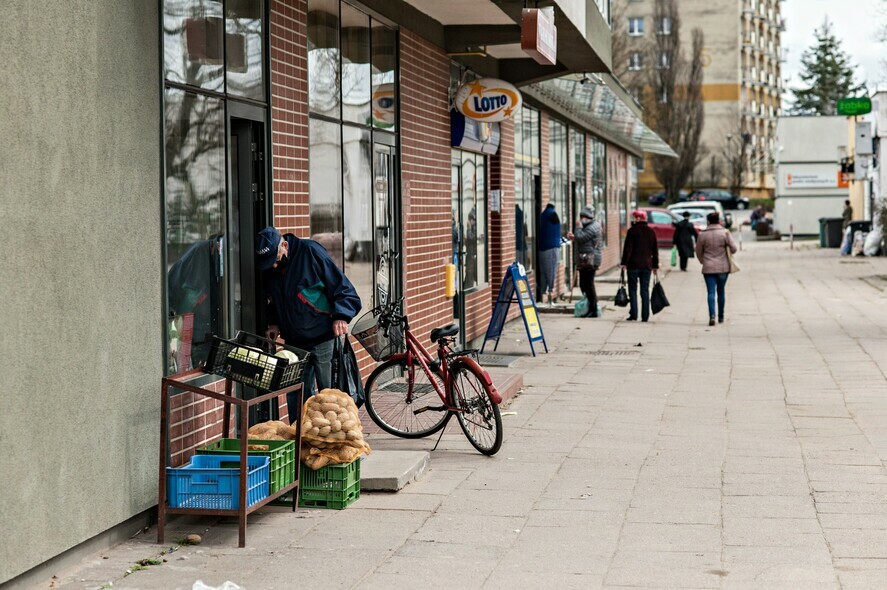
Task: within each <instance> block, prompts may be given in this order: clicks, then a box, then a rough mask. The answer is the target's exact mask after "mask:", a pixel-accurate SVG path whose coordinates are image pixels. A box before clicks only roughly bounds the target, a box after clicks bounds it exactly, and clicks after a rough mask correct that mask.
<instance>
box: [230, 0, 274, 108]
mask: <svg viewBox="0 0 887 590" xmlns="http://www.w3.org/2000/svg"><path fill="white" fill-rule="evenodd" d="M227 11H228V12H227V15H228V18H227V19H225V22H226V29H225V52H226V60H227V61H226V74H227V77H228V93H229V94H234V95H237V96H243V97H246V98H251V99H254V100H264V98H265V76H264V67H263V64H264V51H263V45H264V38H265V35H264V31H263V29H262V27H263V24H264V19H263V18H262V16H263V14H264V13H265V3H264V1H263V0H237V1H235V0H228V4H227Z"/></svg>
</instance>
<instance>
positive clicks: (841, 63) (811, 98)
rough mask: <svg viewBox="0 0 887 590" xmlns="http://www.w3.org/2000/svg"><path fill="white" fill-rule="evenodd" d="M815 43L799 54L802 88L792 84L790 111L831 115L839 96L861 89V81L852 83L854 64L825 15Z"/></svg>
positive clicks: (863, 90) (854, 93)
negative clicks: (803, 86) (794, 86)
mask: <svg viewBox="0 0 887 590" xmlns="http://www.w3.org/2000/svg"><path fill="white" fill-rule="evenodd" d="M815 35H816V43H815V44H814V46H813V47H811V48H810V49H808V50H806V51H805V52H804V54H803V55H802V56H801V68H802V70H801V74H800V76H801V80H802V81H803V83H804V85H805V86H806V88H803V89H797V88H792V89H791V91H792V94H794V95H795V98H794V103H793V104H792V106H791V108H790V109H789V110H790V112H791V113H792V114H793V115H834V114H835V113H836V111H837V104H838V99H839V98H845V97H848V96H855V95H856V94H857V93H859V92H865V90H866V89H865V84H856V82H855V80H854V77H855V76H854V74H855V72H854V69H855V66H854V65H853V64H852V63H851V62H850V57H849V56H848V55H847V54H846V53H844V50H843V49H841V41H840V40H839V39H838V38H836V37H835V35H834V33H833V32H832V24H831V23H830V22H829V20H828V17H826V19H825V21H824V22H823V23H822V28H820V29H816V33H815Z"/></svg>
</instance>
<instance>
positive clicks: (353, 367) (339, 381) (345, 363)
mask: <svg viewBox="0 0 887 590" xmlns="http://www.w3.org/2000/svg"><path fill="white" fill-rule="evenodd" d="M332 381H333V387H334V388H336V389H338V390H340V391H344V392H345V393H347V394H348V395H350V396H351V399H353V400H354V403H355V404H357V407H358V408H359V407H360V406H362V405H363V402H364V401H365V400H366V394H365V393H364V390H363V381H361V379H360V369H359V368H358V366H357V357H356V356H354V349H353V348H351V342H350V341H349V340H348V336H345V337H344V338H338V337H337V338H336V340H335V342H334V343H333V361H332Z"/></svg>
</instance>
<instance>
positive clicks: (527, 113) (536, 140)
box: [514, 106, 542, 272]
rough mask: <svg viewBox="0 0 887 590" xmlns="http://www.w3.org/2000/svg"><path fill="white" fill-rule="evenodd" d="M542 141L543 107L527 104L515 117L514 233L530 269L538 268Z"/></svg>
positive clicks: (517, 253)
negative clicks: (537, 214)
mask: <svg viewBox="0 0 887 590" xmlns="http://www.w3.org/2000/svg"><path fill="white" fill-rule="evenodd" d="M539 144H540V135H539V111H537V110H536V109H534V108H531V107H527V106H524V107H522V108H521V111H520V113H518V114H517V116H515V118H514V163H515V170H514V223H515V225H514V227H515V232H514V233H515V258H516V260H517V261H518V262H520V263H521V264H523V265H524V267H525V268H526V269H527V271H528V272H529V271H530V270H532V269H534V268H535V252H536V198H537V192H541V185H539V184H538V180H539V178H540V166H541V163H542V159H541V157H540V152H539V149H540V148H539ZM539 198H541V195H539Z"/></svg>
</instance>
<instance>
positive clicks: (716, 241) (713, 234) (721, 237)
mask: <svg viewBox="0 0 887 590" xmlns="http://www.w3.org/2000/svg"><path fill="white" fill-rule="evenodd" d="M727 248H729V249H730V252H732V253H734V254H735V253H736V250H738V248H737V247H736V243H735V242H734V241H733V236H731V235H730V232H729V231H727V230H726V229H724V226H722V225H721V218H720V215H719V214H718V212H717V211H713V212H712V213H709V214H708V227H707V228H705V230H703V231H702V232H701V233H700V234H699V237H698V238H697V239H696V258H698V259H699V262H701V263H702V276H703V277H705V287H706V289H708V325H709V326H714V325H715V291H717V294H718V323H719V324H722V323H724V306H725V300H724V296H725V293H724V286H725V285H726V284H727V277H729V276H730V259H729V258H727Z"/></svg>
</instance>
